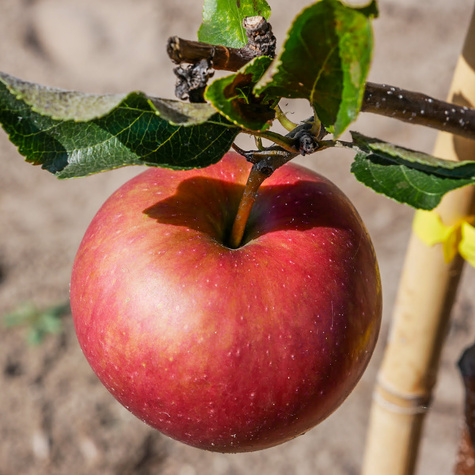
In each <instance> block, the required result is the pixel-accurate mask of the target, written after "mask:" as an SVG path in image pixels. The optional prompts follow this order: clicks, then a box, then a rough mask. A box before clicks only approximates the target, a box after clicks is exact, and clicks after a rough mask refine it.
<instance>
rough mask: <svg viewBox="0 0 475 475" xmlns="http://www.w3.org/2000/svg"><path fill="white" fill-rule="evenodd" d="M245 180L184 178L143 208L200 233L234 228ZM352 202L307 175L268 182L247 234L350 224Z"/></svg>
mask: <svg viewBox="0 0 475 475" xmlns="http://www.w3.org/2000/svg"><path fill="white" fill-rule="evenodd" d="M243 191H244V186H243V185H238V184H235V183H230V182H228V181H224V180H219V179H215V178H207V177H195V178H190V179H187V180H184V181H183V182H182V183H181V184H180V185H179V186H178V188H177V190H176V193H175V194H174V195H173V196H170V197H168V198H165V199H163V200H161V201H158V202H157V203H156V204H154V205H153V206H150V207H149V208H147V209H145V210H144V211H143V212H144V213H145V214H146V215H147V216H149V217H151V218H153V219H156V220H157V221H158V222H160V223H163V224H171V225H174V226H184V227H188V228H190V229H194V230H197V231H200V232H214V233H216V232H217V233H218V237H221V238H224V237H225V236H226V235H227V233H228V232H230V230H231V228H232V225H233V221H234V217H235V215H236V212H237V209H238V206H239V201H240V199H241V196H242V194H243ZM347 206H348V204H347V201H346V198H345V197H344V195H343V193H342V192H340V191H339V190H338V188H336V186H334V185H332V184H331V183H327V182H313V181H309V180H301V181H298V182H296V183H293V184H286V185H272V184H270V185H266V184H265V183H264V184H263V185H262V187H261V189H260V190H259V194H258V197H257V199H256V202H255V203H254V206H253V208H252V211H251V215H250V216H249V220H248V223H247V227H246V232H245V236H244V241H246V236H249V237H251V236H252V238H256V237H258V236H260V235H262V234H265V233H267V232H270V231H279V230H295V231H302V230H308V229H311V228H314V227H316V226H318V227H322V226H323V227H325V226H329V227H347V226H349V225H351V223H350V221H351V220H352V219H353V218H354V217H350V216H352V213H347V212H342V209H343V208H345V209H346V208H347Z"/></svg>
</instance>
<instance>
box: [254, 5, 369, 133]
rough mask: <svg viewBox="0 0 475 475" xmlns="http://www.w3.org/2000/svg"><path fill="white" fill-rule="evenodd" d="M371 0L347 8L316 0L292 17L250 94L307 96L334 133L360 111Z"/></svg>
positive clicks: (366, 67) (325, 124) (367, 54)
mask: <svg viewBox="0 0 475 475" xmlns="http://www.w3.org/2000/svg"><path fill="white" fill-rule="evenodd" d="M376 14H377V8H376V2H375V1H374V0H373V1H372V3H371V4H370V5H368V6H366V7H364V8H353V7H351V6H349V5H344V4H343V3H341V2H340V1H339V0H321V1H319V2H317V3H315V4H313V5H311V6H309V7H308V8H306V9H305V10H304V11H303V12H302V13H301V14H300V15H299V16H298V17H297V18H296V19H295V21H294V23H293V24H292V26H291V28H290V30H289V32H288V33H287V37H286V39H285V42H284V45H283V47H282V50H281V51H280V53H279V55H278V57H277V58H276V59H275V60H274V62H273V64H272V66H271V67H270V68H269V70H268V71H267V73H266V74H265V75H264V76H263V78H262V79H261V80H260V81H259V83H258V84H257V86H256V88H255V92H256V93H257V94H258V95H260V94H262V93H263V92H266V93H267V94H272V95H274V96H282V97H289V98H304V99H308V100H309V101H310V103H311V104H312V107H313V108H314V109H315V111H316V113H317V115H318V117H319V119H320V120H321V121H322V123H323V125H324V126H325V127H326V128H327V129H328V130H330V131H333V133H334V135H335V137H338V136H339V135H341V133H342V132H343V131H344V130H345V129H346V128H347V127H348V125H349V124H350V123H351V122H352V121H354V120H355V119H356V117H357V115H358V113H359V111H360V108H361V103H362V100H363V94H364V89H365V83H366V77H367V74H368V70H369V66H370V62H371V55H372V48H373V32H372V26H371V19H372V18H373V17H374V16H375V15H376Z"/></svg>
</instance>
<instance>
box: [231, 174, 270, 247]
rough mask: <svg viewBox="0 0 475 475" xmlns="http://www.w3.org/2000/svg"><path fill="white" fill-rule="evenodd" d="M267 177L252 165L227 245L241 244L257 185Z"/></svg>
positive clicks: (255, 195) (254, 199)
mask: <svg viewBox="0 0 475 475" xmlns="http://www.w3.org/2000/svg"><path fill="white" fill-rule="evenodd" d="M267 177H268V175H266V174H264V173H262V172H261V171H260V170H259V168H258V167H257V165H253V166H252V168H251V172H250V173H249V177H248V179H247V183H246V186H245V188H244V193H243V194H242V198H241V202H240V203H239V208H238V211H237V214H236V218H235V219H234V223H233V228H232V230H231V236H230V238H229V247H231V248H233V249H237V248H238V247H239V246H240V245H241V242H242V238H243V236H244V231H245V229H246V224H247V220H248V219H249V215H250V214H251V210H252V206H253V205H254V202H255V201H256V198H257V193H258V191H259V187H260V186H261V184H262V183H263V181H264V180H265V179H266V178H267Z"/></svg>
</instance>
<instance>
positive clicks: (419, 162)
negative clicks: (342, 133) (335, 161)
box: [351, 131, 475, 179]
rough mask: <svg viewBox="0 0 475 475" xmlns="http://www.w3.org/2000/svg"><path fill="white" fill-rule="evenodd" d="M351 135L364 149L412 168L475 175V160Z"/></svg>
mask: <svg viewBox="0 0 475 475" xmlns="http://www.w3.org/2000/svg"><path fill="white" fill-rule="evenodd" d="M351 136H352V138H353V142H354V144H355V145H357V146H358V147H359V148H360V149H362V150H363V151H365V152H369V153H375V154H377V155H378V156H380V157H384V158H386V159H388V160H394V161H395V162H397V163H401V164H406V165H407V166H410V167H411V168H416V169H418V170H422V171H426V172H428V173H431V174H434V175H438V176H444V177H449V178H463V179H468V178H473V177H475V161H472V160H467V161H463V162H455V161H453V160H443V159H442V158H436V157H434V156H433V155H428V154H427V153H423V152H417V151H414V150H410V149H408V148H405V147H400V146H398V145H394V144H392V143H389V142H385V141H384V140H380V139H376V138H372V137H367V136H365V135H363V134H360V133H359V132H354V131H352V132H351Z"/></svg>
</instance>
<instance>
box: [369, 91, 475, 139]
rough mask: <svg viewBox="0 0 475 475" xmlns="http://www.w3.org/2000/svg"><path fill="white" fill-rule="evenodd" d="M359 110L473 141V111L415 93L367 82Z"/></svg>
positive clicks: (474, 136)
mask: <svg viewBox="0 0 475 475" xmlns="http://www.w3.org/2000/svg"><path fill="white" fill-rule="evenodd" d="M460 102H462V103H463V100H460ZM361 111H362V112H371V113H373V114H379V115H384V116H386V117H391V118H394V119H398V120H402V121H403V122H408V123H411V124H417V125H423V126H425V127H432V128H434V129H437V130H443V131H445V132H449V133H451V134H455V135H461V136H463V137H467V138H469V139H473V140H475V109H471V108H470V107H468V106H465V105H462V106H459V105H455V104H451V103H449V102H444V101H439V100H438V99H434V98H432V97H430V96H427V95H425V94H421V93H418V92H411V91H407V90H404V89H400V88H398V87H393V86H387V85H384V84H375V83H372V82H368V83H366V90H365V94H364V99H363V105H362V107H361Z"/></svg>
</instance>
